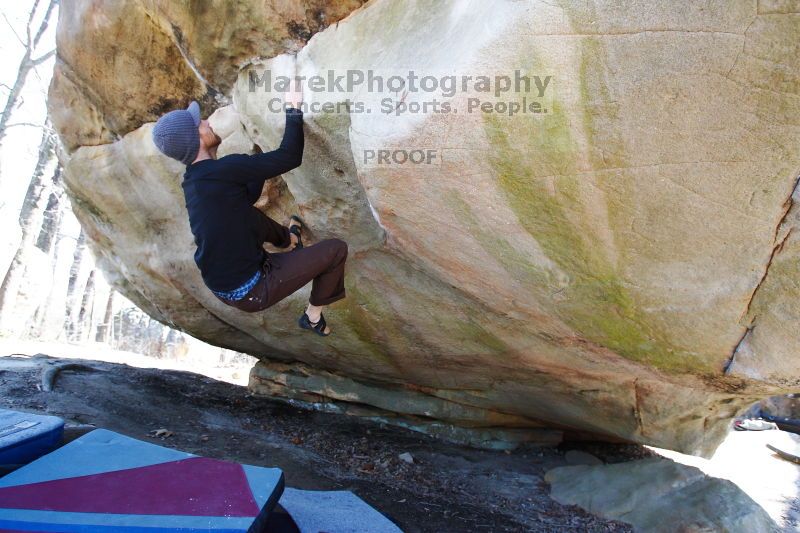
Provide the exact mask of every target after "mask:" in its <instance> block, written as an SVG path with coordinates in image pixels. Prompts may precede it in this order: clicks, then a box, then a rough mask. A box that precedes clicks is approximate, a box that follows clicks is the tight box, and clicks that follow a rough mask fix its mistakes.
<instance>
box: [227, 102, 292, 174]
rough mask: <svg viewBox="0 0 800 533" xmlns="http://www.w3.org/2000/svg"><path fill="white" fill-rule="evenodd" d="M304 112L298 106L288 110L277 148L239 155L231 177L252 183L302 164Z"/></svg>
mask: <svg viewBox="0 0 800 533" xmlns="http://www.w3.org/2000/svg"><path fill="white" fill-rule="evenodd" d="M303 146H304V142H303V112H302V111H301V110H300V109H297V108H288V109H287V110H286V129H285V131H284V133H283V140H282V141H281V144H280V146H279V147H278V149H277V150H273V151H271V152H264V153H261V154H254V155H249V156H242V157H237V159H236V162H237V165H236V166H237V170H238V172H234V173H232V175H231V178H232V179H234V180H236V181H239V182H241V183H245V184H250V183H252V182H257V181H261V182H262V183H263V182H264V181H265V180H267V179H269V178H274V177H275V176H279V175H281V174H283V173H284V172H288V171H290V170H292V169H294V168H297V167H299V166H300V163H302V162H303Z"/></svg>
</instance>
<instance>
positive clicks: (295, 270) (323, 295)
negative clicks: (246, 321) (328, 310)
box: [217, 207, 347, 313]
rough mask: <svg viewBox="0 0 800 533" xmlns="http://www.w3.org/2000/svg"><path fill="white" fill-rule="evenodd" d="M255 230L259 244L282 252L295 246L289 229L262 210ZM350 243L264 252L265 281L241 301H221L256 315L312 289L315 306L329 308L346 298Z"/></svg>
mask: <svg viewBox="0 0 800 533" xmlns="http://www.w3.org/2000/svg"><path fill="white" fill-rule="evenodd" d="M252 209H253V211H252V216H253V230H254V231H255V232H256V238H257V242H258V243H264V242H268V243H271V244H273V245H275V246H277V247H278V248H288V247H289V246H291V243H292V242H291V239H290V237H289V235H290V233H289V228H288V227H286V226H283V225H281V224H278V223H277V222H275V221H274V220H272V219H271V218H269V217H268V216H267V215H265V214H264V213H262V212H261V211H260V210H259V209H257V208H255V207H253V208H252ZM346 259H347V243H346V242H344V241H343V240H341V239H326V240H324V241H320V242H318V243H317V244H315V245H313V246H306V247H304V248H301V249H296V248H295V249H294V250H292V251H290V252H283V253H274V254H271V253H269V252H267V251H266V250H265V251H264V262H263V263H262V265H261V273H262V276H261V279H259V280H258V283H256V285H255V286H254V287H253V288H252V289H250V292H248V293H247V294H246V295H245V297H244V298H242V299H241V300H234V301H231V300H225V299H224V298H219V297H217V298H218V299H219V300H221V301H223V302H225V303H226V304H228V305H230V306H233V307H235V308H237V309H241V310H242V311H247V312H248V313H253V312H255V311H262V310H264V309H267V308H268V307H271V306H272V305H274V304H275V303H277V302H279V301H281V300H283V299H284V298H286V297H287V296H289V295H290V294H292V293H293V292H295V291H297V290H298V289H301V288H302V287H304V286H305V285H306V284H307V283H308V282H309V281H312V285H311V297H310V298H309V302H310V303H311V304H312V305H328V304H331V303H333V302H335V301H337V300H341V299H342V298H344V297H345V290H344V264H345V260H346Z"/></svg>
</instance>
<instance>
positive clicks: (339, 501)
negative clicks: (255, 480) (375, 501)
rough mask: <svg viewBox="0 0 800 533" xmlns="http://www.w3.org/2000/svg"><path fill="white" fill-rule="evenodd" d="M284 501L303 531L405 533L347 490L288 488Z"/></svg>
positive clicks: (315, 532)
mask: <svg viewBox="0 0 800 533" xmlns="http://www.w3.org/2000/svg"><path fill="white" fill-rule="evenodd" d="M280 504H281V506H283V507H284V508H285V509H286V511H287V512H288V513H289V514H290V515H291V517H292V519H293V520H294V522H295V523H296V524H297V527H298V529H299V530H300V533H318V532H320V531H324V532H325V533H364V532H369V533H403V532H402V530H401V529H400V528H399V527H397V526H396V525H395V524H394V523H393V522H392V521H390V520H389V519H388V518H386V517H385V516H383V515H382V514H381V513H379V512H378V511H377V510H375V509H374V508H373V507H371V506H370V505H369V504H368V503H367V502H365V501H364V500H362V499H361V498H359V497H358V496H356V495H355V494H353V493H352V492H350V491H346V490H332V491H320V490H299V489H292V488H287V489H286V490H285V491H284V492H283V495H282V496H281V499H280Z"/></svg>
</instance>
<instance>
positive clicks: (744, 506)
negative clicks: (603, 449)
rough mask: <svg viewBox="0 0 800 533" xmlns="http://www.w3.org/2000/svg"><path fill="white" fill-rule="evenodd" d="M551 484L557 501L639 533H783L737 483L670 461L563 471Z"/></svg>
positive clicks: (548, 476)
mask: <svg viewBox="0 0 800 533" xmlns="http://www.w3.org/2000/svg"><path fill="white" fill-rule="evenodd" d="M545 480H546V481H547V482H548V483H550V485H551V491H550V496H551V497H552V498H553V499H555V500H556V501H557V502H559V503H561V504H564V505H578V506H580V507H582V508H584V509H586V510H587V511H589V512H590V513H593V514H597V515H600V516H602V517H604V518H609V519H614V520H622V521H624V522H628V523H630V524H632V525H633V526H634V527H635V528H636V529H637V531H652V532H654V533H655V532H664V533H666V532H670V533H671V532H673V531H728V532H738V531H759V532H768V531H776V532H777V531H778V527H777V525H776V524H775V522H773V521H772V519H771V518H770V517H769V515H768V514H767V513H766V511H764V510H763V509H762V508H761V507H760V506H759V505H758V504H757V503H756V502H754V501H753V500H752V499H751V498H750V497H749V496H748V495H747V494H745V493H744V492H743V491H742V490H741V489H739V488H738V487H737V486H736V485H734V484H733V483H732V482H730V481H728V480H726V479H718V478H714V477H710V476H706V475H705V474H703V472H702V471H701V470H700V469H698V468H695V467H692V466H686V465H682V464H679V463H675V462H673V461H670V460H667V459H661V458H653V459H642V460H639V461H631V462H627V463H617V464H612V465H602V466H565V467H559V468H554V469H553V470H550V471H549V472H547V474H546V475H545Z"/></svg>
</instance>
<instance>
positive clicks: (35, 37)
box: [0, 0, 58, 146]
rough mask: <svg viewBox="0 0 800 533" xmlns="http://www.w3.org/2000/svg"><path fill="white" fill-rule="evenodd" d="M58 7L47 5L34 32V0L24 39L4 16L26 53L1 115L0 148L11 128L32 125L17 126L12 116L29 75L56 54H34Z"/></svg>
mask: <svg viewBox="0 0 800 533" xmlns="http://www.w3.org/2000/svg"><path fill="white" fill-rule="evenodd" d="M57 5H58V0H50V2H49V3H48V5H47V11H45V14H44V17H43V18H42V21H41V22H40V23H39V27H38V28H37V29H36V30H35V31H34V28H33V21H34V19H35V18H36V12H37V10H38V8H39V0H34V2H33V8H31V12H30V15H29V16H28V23H27V25H26V26H25V38H24V39H23V38H22V37H20V36H19V34H18V33H17V32H16V31H15V30H14V27H13V26H12V24H11V22H9V20H8V19H7V18H6V16H5V15H3V18H4V19H5V20H6V23H7V24H8V26H9V28H10V29H11V31H12V32H13V33H14V35H15V36H16V37H17V40H19V42H20V43H21V44H22V46H23V48H24V49H25V52H24V53H23V55H22V59H21V60H20V62H19V66H18V67H17V77H16V79H15V80H14V84H13V85H12V86H11V87H7V88H8V97H7V98H6V103H5V106H4V107H3V113H2V115H0V146H2V145H3V139H4V138H5V136H6V133H7V131H8V129H9V128H11V127H13V126H18V125H30V124H28V123H24V122H21V123H17V124H12V123H10V120H11V114H12V113H13V112H14V109H15V108H16V106H17V103H18V102H19V101H20V98H21V95H22V88H23V87H24V86H25V82H26V80H27V79H28V74H30V72H31V70H34V69H35V68H36V67H37V66H39V65H41V64H42V63H44V62H45V61H47V60H48V59H50V58H51V57H52V56H53V55H54V54H55V53H56V51H55V49H53V50H49V51H47V52H45V53H43V54H41V55H40V56H38V57H34V54H36V52H37V50H36V49H37V47H38V46H39V41H40V40H41V38H42V35H43V34H44V32H45V30H47V26H48V25H49V24H50V16H51V15H52V13H53V9H54V8H55V7H56V6H57Z"/></svg>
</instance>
